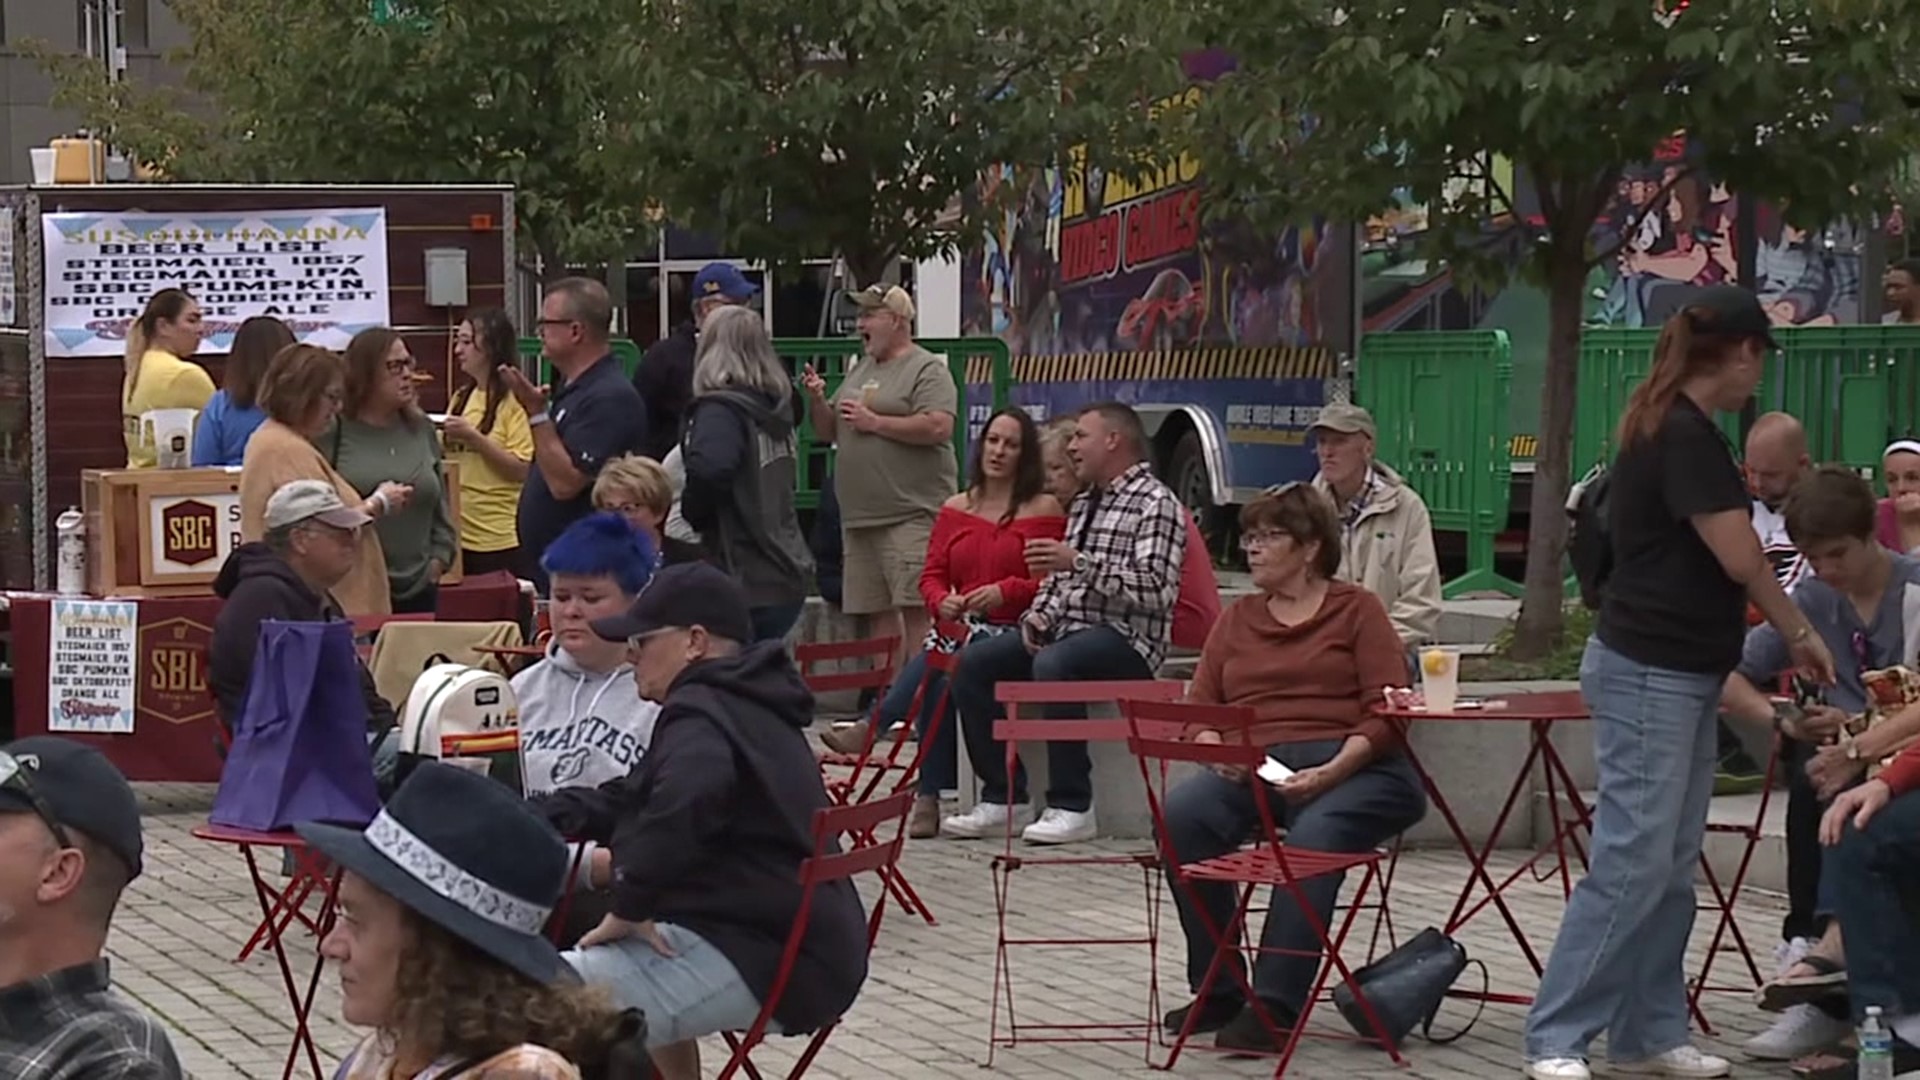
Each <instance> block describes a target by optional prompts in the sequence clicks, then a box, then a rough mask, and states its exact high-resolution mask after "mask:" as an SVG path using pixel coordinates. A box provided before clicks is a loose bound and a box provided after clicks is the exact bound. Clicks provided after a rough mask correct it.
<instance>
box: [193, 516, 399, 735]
mask: <svg viewBox="0 0 1920 1080" xmlns="http://www.w3.org/2000/svg"><path fill="white" fill-rule="evenodd" d="M265 517H266V536H265V537H264V538H262V539H260V540H257V541H255V542H253V543H249V544H242V545H240V546H239V547H237V548H234V549H233V553H232V554H231V555H228V556H227V561H226V562H225V563H224V564H222V565H221V567H220V573H219V575H218V576H216V577H215V578H214V579H213V593H214V595H215V596H218V597H220V599H221V600H222V601H224V602H223V603H222V604H221V605H220V613H219V614H218V615H216V616H215V617H214V620H213V641H212V643H211V645H210V647H209V648H208V650H207V653H208V660H207V681H208V682H209V683H210V684H211V685H212V687H213V697H214V703H215V707H216V711H217V712H218V714H219V718H220V722H221V724H223V725H225V726H226V727H227V728H228V729H229V730H231V729H232V726H233V721H234V717H236V716H237V715H238V714H239V712H240V707H241V705H242V704H243V703H244V702H245V699H246V693H247V680H248V679H249V678H250V677H251V676H252V674H253V654H254V650H255V649H256V648H257V647H258V645H259V643H260V624H261V622H263V621H265V620H267V619H276V620H279V621H282V622H321V621H324V620H326V619H336V618H340V617H341V612H340V605H339V603H338V602H337V601H335V600H334V598H333V595H332V592H331V590H332V589H333V587H334V586H336V585H338V584H340V582H342V581H344V580H346V577H347V575H348V574H350V573H352V572H353V568H354V562H355V560H357V559H358V558H359V554H360V546H359V544H358V543H357V542H356V538H357V537H358V535H359V532H360V530H361V529H362V528H365V527H366V525H367V524H368V523H369V522H371V521H372V520H373V519H372V518H370V517H368V516H367V515H366V514H365V513H363V512H361V511H360V509H359V508H357V507H352V506H348V505H346V504H345V503H343V502H341V501H340V495H339V493H338V492H337V491H335V490H334V487H333V485H332V484H329V483H327V482H326V481H324V480H295V481H293V482H291V483H288V484H285V485H282V486H281V487H280V488H279V490H277V491H275V492H274V493H273V495H272V496H270V497H269V498H268V499H267V510H266V515H265ZM360 673H361V685H362V690H363V691H364V694H363V696H364V697H365V698H366V701H367V725H368V728H369V729H370V730H371V731H375V732H385V731H386V730H387V729H388V728H390V727H392V726H393V706H392V705H389V704H388V703H387V700H386V699H385V698H383V697H381V696H380V694H379V692H378V691H377V690H375V689H374V686H373V679H372V677H371V676H370V675H368V674H367V671H366V668H365V666H364V665H363V666H362V667H361V669H360ZM382 764H385V762H384V759H383V761H382Z"/></svg>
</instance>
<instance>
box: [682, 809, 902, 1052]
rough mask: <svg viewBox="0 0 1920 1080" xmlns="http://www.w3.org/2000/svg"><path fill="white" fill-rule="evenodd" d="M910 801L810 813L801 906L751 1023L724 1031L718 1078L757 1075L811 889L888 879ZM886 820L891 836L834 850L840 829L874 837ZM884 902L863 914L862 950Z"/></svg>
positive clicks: (822, 1038)
mask: <svg viewBox="0 0 1920 1080" xmlns="http://www.w3.org/2000/svg"><path fill="white" fill-rule="evenodd" d="M912 806H913V792H911V791H899V792H895V793H894V794H892V795H888V796H885V797H884V798H879V799H874V800H872V801H870V802H861V803H853V804H850V805H843V806H832V807H828V808H827V809H824V810H819V811H816V812H815V813H814V815H813V854H812V855H811V856H809V857H808V858H807V860H806V861H805V862H803V863H801V864H800V885H801V890H802V891H801V894H800V910H799V912H798V913H797V914H796V915H795V916H794V919H793V928H792V929H791V930H789V931H787V945H786V949H785V950H784V951H783V952H781V954H780V967H779V969H778V970H777V971H776V972H775V973H774V976H773V986H772V987H771V988H769V989H768V991H767V998H766V1000H765V1001H763V1002H761V1004H760V1015H759V1016H756V1017H755V1018H754V1021H753V1026H752V1027H750V1028H748V1029H747V1030H746V1031H745V1032H743V1033H739V1034H735V1033H734V1032H727V1033H726V1040H727V1045H728V1046H729V1047H731V1048H732V1050H733V1056H732V1057H730V1058H728V1059H727V1064H726V1067H725V1068H723V1069H721V1070H720V1080H728V1078H729V1077H731V1076H733V1074H734V1073H736V1072H739V1071H741V1070H745V1071H746V1073H747V1075H748V1076H750V1077H753V1078H755V1080H758V1077H759V1076H760V1072H759V1070H758V1069H756V1068H755V1067H754V1065H753V1062H752V1061H751V1060H749V1059H750V1057H751V1055H752V1053H753V1050H754V1048H755V1047H757V1046H759V1045H760V1044H761V1043H762V1042H764V1041H765V1039H766V1034H767V1024H768V1022H769V1021H771V1020H772V1019H773V1014H774V1011H775V1010H776V1009H778V1008H779V1007H780V997H781V995H782V994H784V993H786V989H787V982H788V980H789V979H791V978H792V977H793V969H794V965H795V964H796V963H797V962H798V960H799V957H800V946H801V943H802V942H804V941H805V940H806V935H807V924H808V921H809V919H810V917H811V916H812V913H813V903H814V897H815V894H816V893H817V892H818V891H819V889H820V887H821V886H823V885H826V884H829V883H831V882H835V881H845V880H848V879H850V878H852V877H854V876H855V875H857V874H864V873H874V874H878V875H879V876H880V879H881V880H882V881H886V880H888V876H889V874H890V872H892V871H895V870H897V869H898V867H899V864H900V852H901V850H902V849H904V848H905V847H906V840H907V838H906V830H907V811H908V810H909V809H911V808H912ZM888 826H891V827H892V828H891V835H892V839H891V840H888V841H885V842H878V841H876V842H874V843H870V844H867V845H866V846H864V847H860V846H856V847H854V848H852V850H849V851H837V850H835V847H836V841H837V839H838V838H839V837H840V836H842V835H847V836H867V837H874V836H877V835H879V834H881V833H882V832H883V831H884V830H887V828H888ZM886 913H887V905H886V903H885V902H884V901H882V902H879V903H875V904H874V905H873V911H872V912H871V913H870V914H869V915H868V916H867V953H868V955H869V956H871V955H872V953H873V943H874V942H875V941H876V940H878V939H879V937H880V923H881V920H882V919H883V918H884V917H885V916H886ZM838 1026H839V1021H837V1020H836V1021H835V1022H834V1023H831V1024H828V1025H827V1026H825V1027H823V1028H821V1029H820V1030H819V1031H816V1032H814V1033H813V1038H811V1039H809V1040H807V1046H806V1049H805V1050H803V1051H801V1053H800V1057H799V1059H798V1060H797V1061H795V1062H794V1064H793V1068H792V1069H791V1070H790V1071H789V1072H788V1073H787V1080H796V1078H798V1077H799V1076H800V1075H801V1074H802V1073H804V1072H806V1071H807V1067H808V1066H810V1065H812V1064H813V1059H814V1058H816V1057H818V1056H819V1054H820V1050H821V1048H822V1047H824V1046H825V1045H826V1043H827V1036H829V1035H831V1034H833V1029H834V1028H835V1027H838Z"/></svg>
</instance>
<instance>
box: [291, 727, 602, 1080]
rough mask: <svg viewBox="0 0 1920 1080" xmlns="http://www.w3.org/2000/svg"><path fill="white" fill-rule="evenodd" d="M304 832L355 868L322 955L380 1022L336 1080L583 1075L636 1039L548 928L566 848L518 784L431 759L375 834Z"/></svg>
mask: <svg viewBox="0 0 1920 1080" xmlns="http://www.w3.org/2000/svg"><path fill="white" fill-rule="evenodd" d="M297 828H298V831H299V833H300V836H301V837H302V838H303V839H305V840H306V842H307V843H308V844H309V845H311V846H312V847H313V848H314V849H315V850H317V851H319V852H320V853H321V854H323V855H325V856H326V857H327V858H329V859H331V860H332V861H333V862H334V863H336V864H337V865H338V866H339V867H340V868H341V871H342V873H341V879H340V892H339V904H338V909H337V919H336V921H335V923H334V925H333V927H332V928H331V929H330V930H329V931H328V932H327V935H326V937H325V938H324V939H323V940H322V941H321V944H320V952H321V955H322V956H324V957H326V958H327V959H329V960H332V961H334V963H335V964H336V965H337V966H338V968H339V972H340V991H341V997H342V998H343V1007H342V1012H343V1013H344V1014H345V1018H346V1020H347V1022H348V1023H350V1024H357V1025H360V1026H363V1027H370V1028H372V1029H373V1031H372V1033H371V1034H369V1035H368V1036H367V1037H366V1039H364V1040H363V1041H362V1042H361V1043H360V1045H359V1046H358V1047H356V1048H354V1050H353V1052H352V1053H351V1054H349V1055H348V1056H347V1058H346V1060H345V1061H344V1062H342V1064H341V1067H340V1071H339V1072H338V1073H337V1074H336V1075H335V1080H453V1078H456V1077H458V1078H459V1080H578V1078H579V1077H580V1075H581V1073H580V1068H579V1066H583V1065H586V1066H598V1065H600V1064H601V1063H604V1062H605V1061H606V1060H607V1057H608V1054H609V1051H610V1049H611V1048H612V1047H613V1046H615V1045H616V1044H618V1043H621V1042H623V1041H626V1040H628V1039H630V1038H631V1037H632V1036H633V1035H634V1034H635V1032H636V1029H637V1024H638V1019H637V1018H636V1017H633V1016H632V1015H631V1014H622V1013H620V1012H618V1011H616V1010H615V1009H614V1008H613V1007H612V1006H610V1005H608V1004H607V1003H606V1001H605V999H604V998H603V997H601V996H600V995H599V994H598V993H596V992H594V991H591V990H588V989H585V988H583V987H581V986H579V985H578V982H577V980H576V979H575V978H574V976H573V975H572V973H571V971H570V969H568V968H567V966H566V965H565V964H564V963H562V962H561V959H560V954H559V952H558V951H557V950H556V949H555V948H554V946H553V945H552V943H551V942H549V941H548V940H547V939H546V938H545V937H544V936H543V935H542V933H541V931H542V928H543V927H545V925H546V923H547V919H548V917H549V916H550V915H551V914H552V910H553V906H554V905H555V903H557V902H558V901H559V899H560V896H561V892H562V888H563V879H564V878H565V876H566V873H567V854H566V847H565V845H564V844H563V843H562V842H561V839H560V835H559V834H558V833H556V832H554V831H553V829H552V827H551V826H549V825H548V824H547V823H546V822H544V821H542V820H541V819H540V818H539V817H538V816H536V815H535V814H533V812H532V811H530V810H528V809H527V807H526V805H525V804H524V803H522V802H521V801H520V800H519V799H518V798H517V797H516V796H515V795H514V794H513V793H512V792H510V791H508V790H507V789H506V788H505V787H503V786H501V785H500V784H498V783H496V782H494V781H493V780H490V779H488V778H486V777H485V776H481V775H477V774H474V773H470V772H467V771H465V770H463V769H459V768H456V767H454V766H451V765H444V764H438V763H430V764H427V765H424V766H422V767H421V768H419V769H417V770H415V771H414V773H413V774H412V775H411V776H409V777H408V779H407V781H406V783H405V784H403V785H401V787H400V790H399V791H398V792H396V793H395V794H394V797H393V799H392V800H391V801H390V802H388V804H387V807H386V809H384V810H382V811H381V812H380V815H379V816H378V817H376V818H374V820H373V822H372V823H371V824H369V825H368V826H367V827H366V829H365V830H364V831H359V830H354V829H349V828H342V827H340V826H336V825H325V824H319V823H306V824H302V825H299V826H297Z"/></svg>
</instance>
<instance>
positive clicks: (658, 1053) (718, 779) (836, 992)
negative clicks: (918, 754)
mask: <svg viewBox="0 0 1920 1080" xmlns="http://www.w3.org/2000/svg"><path fill="white" fill-rule="evenodd" d="M592 625H593V632H594V633H596V634H598V635H600V636H601V637H603V638H606V639H607V640H609V641H625V642H626V643H627V649H628V656H629V658H630V659H631V660H632V661H633V669H634V670H633V675H634V682H635V683H636V684H637V686H638V689H639V691H640V693H641V695H642V696H644V697H648V698H651V699H653V700H656V701H659V702H660V703H661V708H660V719H659V721H658V722H657V723H656V725H655V726H654V730H653V743H652V745H651V746H650V747H649V748H648V750H647V753H646V756H645V757H643V758H641V759H640V764H639V765H637V766H635V767H634V771H633V772H632V773H631V774H630V775H629V776H628V777H627V778H626V779H624V780H617V781H613V782H611V783H607V784H603V785H601V786H600V787H599V788H598V789H574V790H563V791H558V792H555V793H554V794H552V795H550V796H547V797H546V798H544V799H542V800H540V801H539V803H538V804H537V805H538V807H539V809H540V810H541V811H542V812H543V813H545V814H546V816H547V819H548V820H549V821H551V822H552V823H553V824H554V825H555V827H557V828H558V829H559V831H560V832H561V833H563V834H565V835H568V836H585V837H592V838H595V839H605V840H606V841H607V847H608V848H610V849H611V854H610V856H604V855H599V854H598V853H597V852H595V851H587V852H585V853H584V854H583V857H582V858H581V860H580V865H581V866H583V867H589V868H590V871H589V880H588V881H587V882H586V883H585V884H586V885H588V886H589V887H591V888H594V889H605V890H606V892H607V897H606V901H607V910H608V912H609V913H608V914H607V916H606V917H605V918H604V919H602V920H601V922H600V924H599V925H598V926H596V927H594V928H593V929H592V930H589V931H588V932H587V933H586V934H585V935H584V936H582V937H581V938H580V941H579V945H578V947H577V948H575V949H573V950H571V951H569V952H567V953H565V954H564V955H565V958H566V960H567V962H568V963H569V964H571V965H572V966H573V967H574V969H575V970H576V971H578V972H579V973H580V976H581V978H582V979H584V980H585V981H586V982H587V983H588V984H589V985H595V986H604V987H606V988H607V989H608V991H609V992H610V993H611V994H612V996H613V998H614V1000H615V1002H617V1003H618V1004H619V1005H621V1006H622V1007H624V1008H637V1009H639V1010H640V1011H641V1012H642V1013H643V1014H645V1016H646V1018H647V1040H648V1044H649V1046H650V1047H651V1048H652V1051H653V1057H654V1061H655V1062H656V1064H657V1065H658V1066H659V1071H660V1073H661V1075H663V1076H698V1075H699V1069H698V1061H699V1051H698V1045H697V1041H696V1040H698V1039H700V1038H701V1037H702V1036H706V1035H712V1034H715V1033H717V1032H721V1031H739V1030H742V1029H744V1028H746V1027H747V1026H749V1025H750V1024H752V1023H753V1019H754V1015H755V1013H756V1012H757V1011H758V1010H759V1006H760V1003H761V1002H763V1001H765V1000H767V996H768V995H769V994H770V993H771V992H772V990H773V982H774V978H775V975H776V974H777V973H778V972H779V971H780V970H781V961H782V957H781V952H782V944H783V943H782V941H781V938H782V936H783V935H784V934H785V933H786V928H787V927H790V926H792V925H793V923H794V920H795V918H796V917H797V916H798V914H799V910H800V903H801V900H802V897H803V893H804V888H803V886H802V885H801V881H800V864H801V863H802V862H804V861H805V860H806V859H807V857H808V856H809V855H811V854H812V844H813V841H812V839H811V837H812V830H813V824H812V822H813V819H814V815H815V814H817V813H818V812H819V811H820V810H822V809H825V808H826V807H828V806H831V805H832V802H831V800H829V799H828V798H827V792H826V788H825V786H824V785H823V784H822V783H821V780H820V766H819V762H818V760H817V759H816V758H815V757H814V752H813V749H812V747H811V746H810V745H809V744H808V742H807V736H806V728H807V725H808V724H809V723H810V722H811V721H812V719H813V695H812V694H810V693H809V692H808V691H807V686H806V683H805V682H803V681H802V680H801V678H800V673H799V672H798V671H797V670H795V668H794V666H793V660H792V659H791V658H790V657H789V656H788V655H787V649H786V643H785V642H783V641H762V642H758V643H755V644H744V643H745V642H747V641H749V640H751V638H752V635H753V622H752V620H751V619H750V618H749V617H748V615H747V597H746V594H745V592H744V591H742V589H741V588H740V585H739V583H738V582H736V581H735V580H734V579H733V578H732V577H731V576H730V575H728V574H727V573H726V572H725V571H722V570H720V569H719V568H717V567H715V566H713V565H711V564H708V563H680V564H676V565H673V566H669V567H666V568H665V569H663V570H661V571H660V572H659V573H658V574H655V575H654V577H653V580H652V581H650V582H648V583H647V587H646V588H645V589H644V590H642V591H641V593H640V595H639V597H638V598H637V599H635V600H634V602H633V606H632V607H631V608H629V609H628V610H627V611H626V613H625V614H622V615H617V616H614V617H612V618H607V619H596V620H594V622H593V624H592ZM588 899H589V898H588V897H582V900H588ZM878 902H884V898H881V900H880V901H878ZM769 928H774V929H772V930H770V929H769ZM866 974H867V962H866V919H865V916H864V915H863V914H862V911H861V906H860V897H859V894H857V893H856V892H854V890H853V888H852V887H851V885H850V883H848V882H846V881H836V882H833V883H831V884H830V885H823V886H820V887H818V888H817V889H816V891H815V892H814V894H813V901H812V908H811V912H810V914H809V916H808V919H807V932H806V937H805V940H804V942H803V943H802V945H801V948H800V952H799V955H798V958H797V960H794V961H793V968H792V975H791V978H790V981H789V982H788V984H787V988H786V991H785V993H784V994H782V995H781V998H780V1003H779V1005H777V1006H776V1007H775V1009H774V1014H773V1018H774V1020H775V1021H776V1022H778V1024H779V1025H780V1028H781V1029H782V1030H784V1031H789V1032H805V1031H816V1030H818V1029H820V1028H821V1027H824V1026H825V1025H827V1024H830V1023H832V1022H834V1021H835V1020H837V1019H839V1017H840V1016H841V1014H843V1013H844V1012H845V1011H846V1010H847V1007H848V1006H850V1005H851V1004H852V1003H853V1000H854V998H855V996H857V995H858V993H859V990H860V986H861V984H862V982H864V981H865V979H866ZM688 986H698V987H699V988H700V992H699V993H698V994H689V992H688V991H687V989H686V988H687V987H688Z"/></svg>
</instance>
